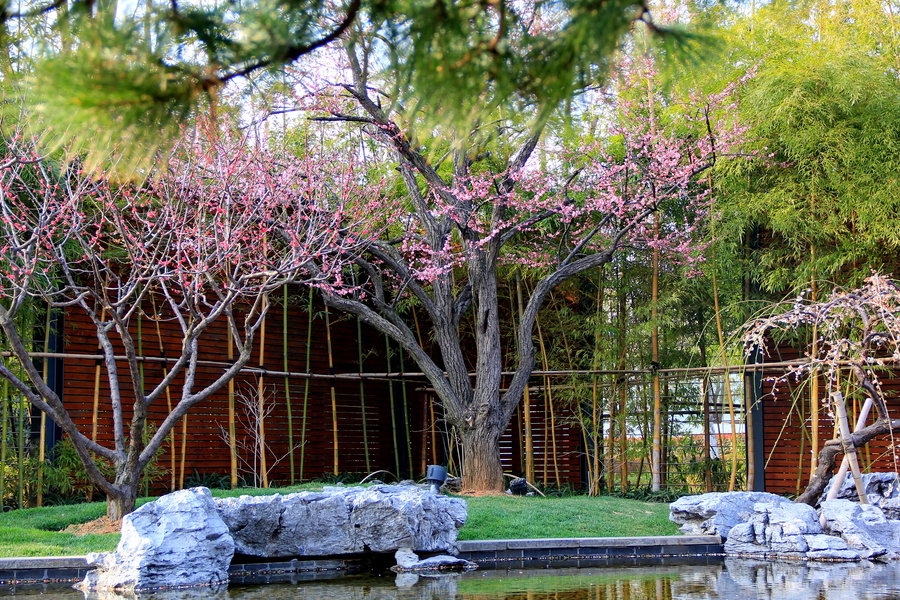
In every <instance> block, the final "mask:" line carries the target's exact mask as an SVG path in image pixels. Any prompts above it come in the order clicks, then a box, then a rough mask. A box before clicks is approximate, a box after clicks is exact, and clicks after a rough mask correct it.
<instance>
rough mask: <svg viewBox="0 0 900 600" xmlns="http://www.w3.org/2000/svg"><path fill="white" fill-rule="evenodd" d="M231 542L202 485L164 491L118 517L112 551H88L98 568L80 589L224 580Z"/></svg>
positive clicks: (143, 587)
mask: <svg viewBox="0 0 900 600" xmlns="http://www.w3.org/2000/svg"><path fill="white" fill-rule="evenodd" d="M233 554H234V541H233V540H232V537H231V534H230V533H229V532H228V527H227V526H226V525H225V522H224V521H223V520H222V518H221V517H220V516H219V513H218V512H217V511H216V507H215V504H214V503H213V498H212V495H211V494H210V493H209V490H208V489H206V488H192V489H189V490H181V491H178V492H174V493H172V494H167V495H165V496H163V497H161V498H159V499H158V500H156V501H154V502H150V503H148V504H145V505H143V506H141V507H140V508H138V509H137V510H135V511H134V512H132V513H131V514H129V515H126V516H125V518H124V519H122V537H121V539H120V540H119V545H118V547H117V548H116V551H115V552H111V553H103V554H93V555H89V560H91V561H92V562H93V564H95V565H96V566H97V567H98V568H97V569H95V570H93V571H90V572H89V573H88V575H87V577H86V578H85V579H84V581H82V582H81V583H80V584H79V586H78V587H80V589H82V590H84V591H97V590H107V591H121V592H139V591H149V590H156V589H161V588H172V587H197V586H207V587H216V586H222V585H227V584H228V566H229V565H230V564H231V557H232V555H233Z"/></svg>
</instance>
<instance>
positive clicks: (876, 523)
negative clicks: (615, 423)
mask: <svg viewBox="0 0 900 600" xmlns="http://www.w3.org/2000/svg"><path fill="white" fill-rule="evenodd" d="M820 512H821V515H822V518H823V520H824V525H825V532H826V533H830V534H832V535H838V536H840V537H841V538H842V539H843V540H844V541H845V542H847V545H848V546H850V547H851V548H853V549H855V550H858V551H860V554H861V555H862V556H863V557H864V558H872V559H879V560H891V559H896V558H900V521H894V520H889V519H887V518H886V517H885V516H884V513H883V512H882V511H881V509H880V508H878V507H877V506H873V505H871V504H857V503H855V502H851V501H849V500H827V501H825V502H823V503H822V506H821V508H820Z"/></svg>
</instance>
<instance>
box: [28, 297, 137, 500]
mask: <svg viewBox="0 0 900 600" xmlns="http://www.w3.org/2000/svg"><path fill="white" fill-rule="evenodd" d="M143 315H144V313H143V311H141V310H138V315H137V353H138V356H140V357H143V356H144V319H143ZM44 347H45V348H46V346H44ZM138 373H140V377H141V385H140V389H141V390H143V389H144V361H141V363H140V364H139V365H138ZM46 380H47V378H46V377H44V381H46ZM141 393H143V391H142V392H141ZM146 437H147V429H146V427H145V428H144V438H145V439H144V442H145V443H146V441H147V440H146ZM143 479H144V495H145V496H149V495H150V480H149V478H147V477H144V478H143Z"/></svg>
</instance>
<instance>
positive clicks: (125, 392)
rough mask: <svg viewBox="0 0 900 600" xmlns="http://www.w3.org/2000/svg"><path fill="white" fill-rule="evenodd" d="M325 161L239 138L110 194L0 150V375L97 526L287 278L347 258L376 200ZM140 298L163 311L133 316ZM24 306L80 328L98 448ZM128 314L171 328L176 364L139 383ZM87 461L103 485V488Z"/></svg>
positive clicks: (216, 385)
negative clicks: (98, 425)
mask: <svg viewBox="0 0 900 600" xmlns="http://www.w3.org/2000/svg"><path fill="white" fill-rule="evenodd" d="M328 160H329V158H328V157H327V156H319V157H318V158H317V163H316V165H314V166H315V168H313V165H311V164H309V163H308V162H306V161H301V160H297V161H292V162H291V163H290V164H284V163H283V162H281V161H277V160H276V159H275V158H274V157H272V156H270V155H268V154H266V153H265V152H262V151H259V150H254V149H253V148H250V147H249V146H248V145H247V144H246V143H244V142H243V141H241V140H235V139H224V140H218V141H215V140H213V139H212V136H203V137H197V138H195V141H193V142H183V143H182V145H181V146H180V147H179V148H178V150H177V152H176V154H175V155H174V156H173V157H172V159H171V162H170V166H169V169H168V171H167V173H165V174H163V175H160V176H158V177H156V178H155V179H151V180H148V181H147V182H146V183H144V184H142V185H122V186H115V185H113V184H111V183H110V182H108V181H103V180H96V179H92V178H90V177H87V176H86V175H84V174H83V172H82V171H81V170H80V169H79V166H78V165H77V164H53V163H52V162H51V161H49V160H45V159H42V158H41V157H40V156H38V155H37V154H36V153H35V150H34V149H33V147H32V146H30V145H29V144H28V143H27V142H26V141H25V140H24V139H23V138H22V137H16V138H13V139H11V140H8V141H7V150H6V152H5V153H4V156H3V158H2V162H0V231H2V236H0V240H2V241H0V265H2V268H0V328H2V331H3V334H4V336H5V338H6V341H7V342H8V345H9V347H10V348H11V354H12V356H13V357H14V358H15V359H16V360H17V362H18V363H19V365H20V367H21V368H20V369H10V368H8V367H7V366H6V365H5V364H3V363H0V375H2V376H3V377H5V378H6V379H8V380H9V381H10V382H11V383H12V385H13V386H14V387H15V388H16V389H17V390H18V391H19V392H20V393H21V394H22V395H23V396H25V397H26V398H27V399H28V400H29V401H30V402H31V403H32V405H34V406H35V407H36V408H38V409H40V410H42V411H44V412H45V413H46V414H47V415H49V417H50V418H52V419H53V421H54V422H56V423H57V424H58V425H59V427H61V428H62V430H63V432H65V434H66V435H67V436H68V437H69V438H70V439H71V440H72V441H73V442H74V445H75V449H76V450H77V453H78V456H79V457H80V459H81V461H82V462H83V463H84V466H85V468H86V470H87V473H88V475H89V477H90V480H91V481H92V482H93V483H94V484H96V485H97V486H98V487H99V488H100V489H102V490H103V492H104V493H105V494H106V496H107V499H108V509H107V514H108V516H109V517H110V518H113V519H118V518H120V517H121V516H122V515H123V514H125V513H127V512H129V511H131V510H132V509H133V508H134V502H135V496H136V492H137V489H138V483H139V479H140V474H141V471H142V470H143V468H144V467H145V466H146V465H147V463H148V462H149V461H150V460H151V458H152V457H153V455H154V453H155V452H156V451H157V450H158V449H159V447H160V445H161V444H162V442H163V440H164V439H165V438H166V436H167V435H168V434H169V432H170V431H171V430H172V428H173V426H174V425H175V424H176V423H177V422H178V420H179V419H180V418H181V417H182V416H183V415H184V414H185V413H186V412H187V411H188V410H189V409H190V408H191V407H192V406H194V405H196V404H197V403H198V402H200V401H202V400H204V399H205V398H207V397H208V396H210V394H213V393H215V392H216V391H217V390H219V389H221V388H222V387H223V386H224V385H225V384H226V383H227V382H228V381H229V380H230V379H231V378H233V377H234V376H235V375H236V374H237V373H238V372H239V371H240V370H241V368H243V367H244V366H245V365H246V364H247V362H248V360H249V359H250V356H251V351H252V348H253V342H254V335H255V334H256V332H257V330H258V328H259V327H260V324H261V322H262V319H263V317H264V315H265V313H266V310H267V307H268V303H267V302H266V301H265V298H266V295H267V294H268V293H269V292H271V291H272V290H273V289H274V288H276V287H278V286H280V285H282V284H283V283H284V282H287V281H303V282H307V283H316V279H317V278H321V279H323V280H324V279H326V278H327V279H328V280H330V281H337V280H339V279H340V275H339V274H340V271H341V270H342V266H343V264H344V262H345V261H347V260H348V259H350V258H352V257H353V256H355V252H356V249H357V246H358V242H357V241H356V240H357V238H358V236H357V235H356V233H355V232H356V231H357V230H359V231H363V230H365V229H366V227H365V226H364V222H365V220H366V217H365V215H367V214H371V210H369V209H368V208H367V207H365V206H359V205H353V204H351V203H349V202H347V199H349V198H353V199H358V198H373V200H374V199H375V198H377V192H376V195H375V196H371V195H368V196H367V195H366V194H362V193H360V191H359V190H358V189H357V188H358V185H359V184H358V182H357V180H356V178H355V177H353V176H351V174H352V172H353V169H352V167H351V166H349V165H348V163H347V162H346V161H341V162H337V161H336V162H334V164H327V162H328ZM324 173H327V174H328V175H327V178H326V176H325V175H324ZM367 191H368V192H369V193H370V194H371V193H373V190H371V189H368V190H367ZM360 215H361V216H360ZM276 223H277V231H278V234H277V235H273V233H272V232H273V230H274V228H275V227H276ZM313 259H314V260H315V270H314V271H311V270H310V269H308V268H307V267H308V265H309V264H310V262H311V261H312V260H313ZM151 296H153V300H154V303H158V302H161V303H162V304H163V305H164V310H163V311H160V312H159V313H157V311H155V310H153V311H150V310H147V306H148V305H149V304H150V297H151ZM30 300H38V301H42V302H45V303H46V304H47V305H48V306H49V307H51V309H52V308H62V307H65V308H66V310H80V311H82V312H83V313H84V314H85V315H87V316H88V317H89V318H90V320H91V322H92V323H93V324H94V327H95V328H96V334H97V339H98V341H99V346H100V348H101V353H102V356H103V363H104V365H105V368H106V372H107V376H108V381H109V394H110V397H109V402H110V408H111V413H112V421H113V444H112V445H111V446H105V445H103V444H101V443H99V442H97V441H95V440H93V439H91V437H88V436H87V435H85V432H83V431H80V430H79V428H78V426H77V425H76V424H75V423H74V422H73V420H72V418H71V416H70V415H69V413H68V412H67V410H66V406H65V405H64V404H63V402H62V399H61V398H60V396H59V394H58V393H57V392H56V391H55V390H53V389H52V388H51V387H50V386H49V385H48V384H47V382H46V381H44V380H43V378H42V374H41V372H40V371H39V370H38V369H36V368H35V366H34V364H33V362H32V360H31V356H30V355H29V352H28V348H27V344H26V339H27V337H28V335H27V333H26V334H24V335H23V332H22V331H20V326H19V323H20V319H18V318H17V317H18V315H19V313H20V312H21V311H22V310H23V308H24V307H25V306H26V305H27V303H28V302H29V301H30ZM163 313H164V314H165V317H161V316H160V315H161V314H163ZM141 316H142V317H143V318H145V319H156V318H167V319H171V320H174V322H176V323H177V325H178V328H179V329H180V332H181V336H182V340H181V349H180V353H179V354H178V356H177V357H175V359H174V360H173V361H171V362H169V363H168V364H167V365H166V369H165V371H164V376H163V377H162V379H161V380H160V381H159V382H158V383H155V384H153V385H150V384H148V382H147V381H145V379H144V377H143V372H142V369H141V367H140V365H141V360H142V358H141V357H140V356H139V353H138V348H137V342H136V339H135V327H136V321H137V319H138V318H139V317H141ZM222 320H224V321H225V322H226V323H227V327H228V329H230V332H231V336H232V339H233V340H234V344H235V347H236V350H237V353H236V354H237V355H236V357H235V360H234V362H233V363H231V364H227V365H224V366H223V370H222V372H221V374H219V375H218V376H217V377H216V378H215V380H214V381H212V382H211V383H208V384H201V383H199V382H198V381H197V379H196V374H197V369H198V364H199V363H198V347H199V341H200V339H201V338H202V337H203V336H204V335H208V333H209V331H210V328H211V325H212V324H213V323H214V322H216V321H222ZM20 373H24V375H20ZM167 388H173V389H175V390H176V394H174V395H175V396H176V397H177V402H176V403H175V404H174V405H173V406H172V408H171V410H170V412H169V413H168V415H167V416H166V417H165V419H164V420H163V421H162V422H161V423H160V424H159V426H158V427H157V428H156V429H155V431H148V429H147V415H148V410H149V408H150V407H151V405H154V404H155V403H156V404H158V403H159V402H161V397H165V395H166V393H167V392H166V390H167ZM128 399H130V400H131V406H130V408H129V407H127V406H126V400H128ZM148 435H149V439H147V436H148ZM145 440H146V441H145ZM101 460H102V461H106V462H108V463H110V464H111V465H112V466H113V467H114V473H115V475H114V477H112V478H107V477H105V476H104V474H103V469H101V468H100V466H99V463H98V461H101Z"/></svg>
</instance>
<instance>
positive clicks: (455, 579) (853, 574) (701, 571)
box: [0, 560, 900, 600]
mask: <svg viewBox="0 0 900 600" xmlns="http://www.w3.org/2000/svg"><path fill="white" fill-rule="evenodd" d="M34 591H35V590H32V591H31V592H26V591H25V590H17V591H16V592H17V593H15V594H14V595H13V597H16V598H22V599H23V600H25V599H27V600H38V598H40V600H84V596H82V595H81V594H77V593H74V592H70V591H65V590H61V589H56V590H44V591H43V593H42V594H41V595H40V596H35V595H34V594H33V592H34ZM7 592H9V590H7ZM0 595H2V594H0ZM119 598H123V597H122V596H118V595H110V594H102V595H89V596H88V599H89V600H116V599H119ZM141 598H142V599H144V598H147V599H148V600H149V599H151V598H152V599H154V600H263V599H267V600H268V599H271V600H695V599H702V600H715V599H722V600H886V599H900V564H887V565H884V564H874V565H873V564H870V563H864V564H853V563H841V564H809V565H804V564H802V563H772V562H758V561H746V560H726V561H724V562H723V563H721V564H712V565H710V564H704V565H698V566H652V567H616V568H609V567H607V568H597V569H546V570H515V571H481V572H479V571H475V572H472V573H467V574H465V575H454V576H445V577H440V578H433V579H432V578H427V577H416V576H408V575H406V576H403V575H401V576H394V575H390V576H383V577H373V576H370V575H367V576H354V577H347V578H343V579H338V580H331V581H311V582H298V583H293V584H276V585H266V586H253V587H232V588H230V589H229V590H227V591H221V592H211V591H209V590H206V591H202V592H196V591H195V592H184V591H182V592H168V593H164V594H154V595H151V596H146V597H145V596H141Z"/></svg>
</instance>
